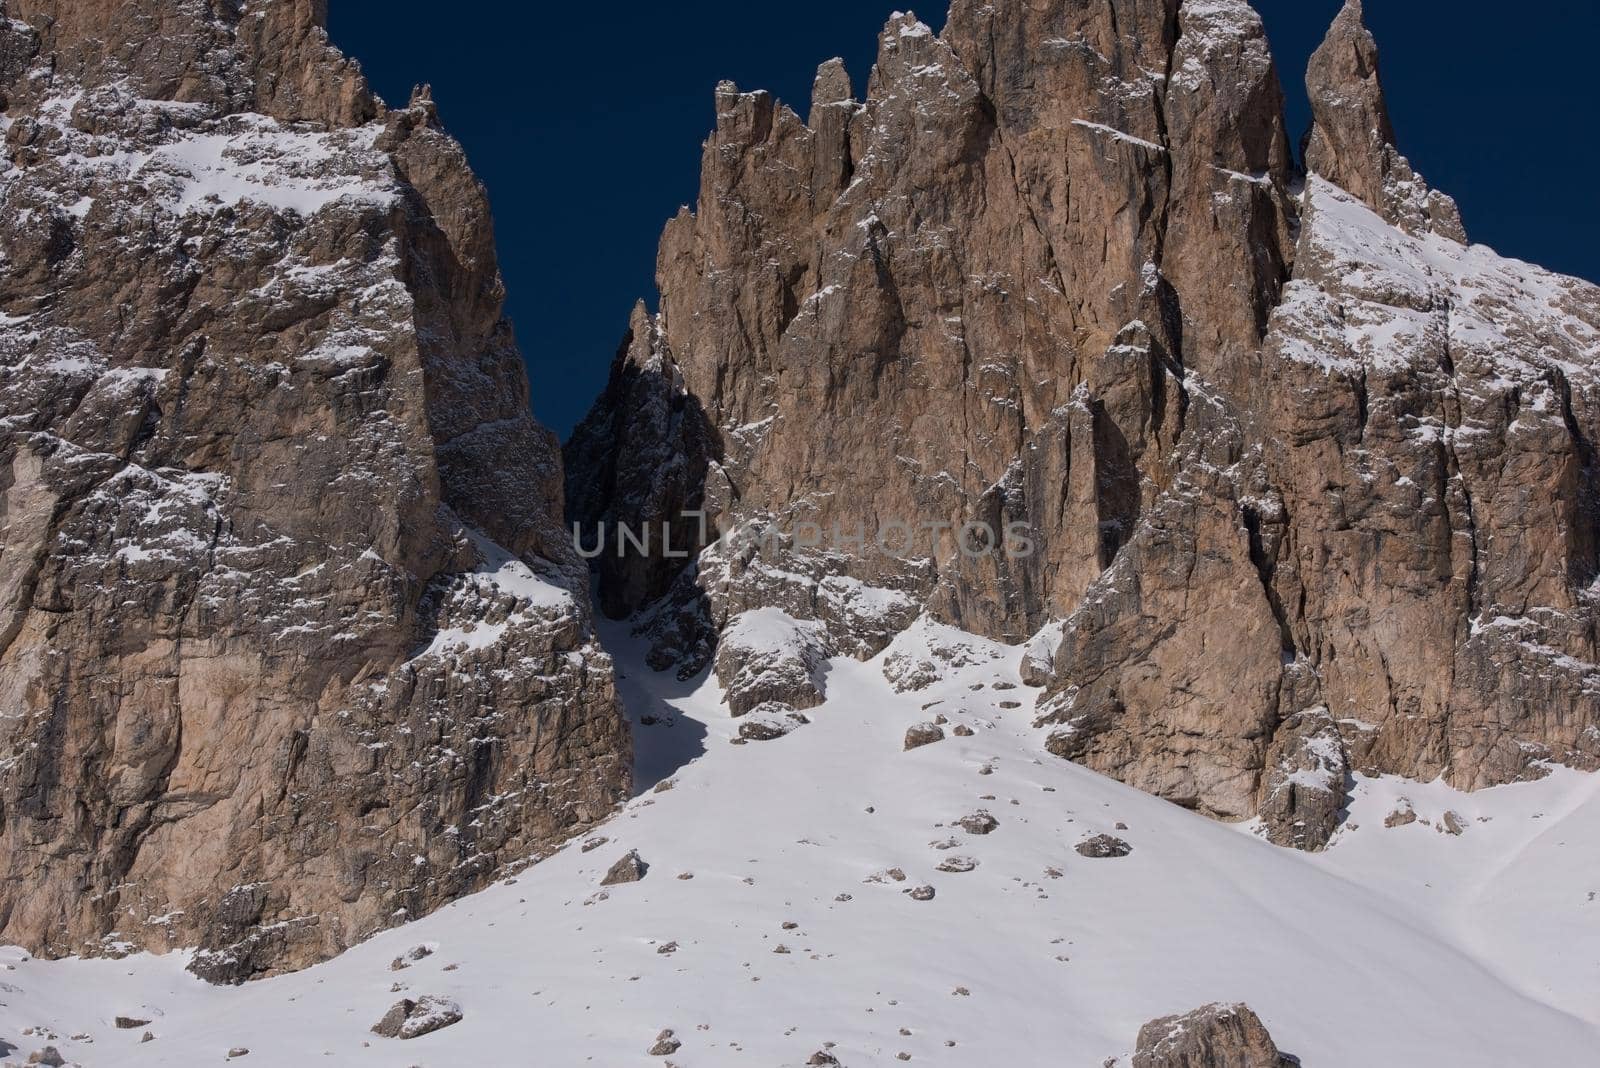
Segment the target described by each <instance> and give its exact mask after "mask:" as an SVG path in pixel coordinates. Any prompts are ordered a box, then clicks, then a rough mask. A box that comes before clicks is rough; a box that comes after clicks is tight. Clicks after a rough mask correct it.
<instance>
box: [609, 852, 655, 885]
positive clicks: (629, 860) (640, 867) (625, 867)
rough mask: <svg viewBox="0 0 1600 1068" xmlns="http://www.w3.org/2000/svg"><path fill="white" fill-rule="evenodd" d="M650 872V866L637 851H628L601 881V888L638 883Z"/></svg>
mask: <svg viewBox="0 0 1600 1068" xmlns="http://www.w3.org/2000/svg"><path fill="white" fill-rule="evenodd" d="M649 870H650V865H648V864H646V863H645V862H644V858H643V857H641V856H640V855H639V851H638V850H637V849H630V850H628V852H627V854H626V855H624V856H623V858H622V859H621V860H619V861H617V862H616V863H615V864H613V865H611V870H609V871H607V872H606V877H605V878H604V879H601V880H600V885H601V886H617V885H618V884H620V883H636V882H638V881H639V880H640V879H643V878H644V877H645V873H646V872H648V871H649Z"/></svg>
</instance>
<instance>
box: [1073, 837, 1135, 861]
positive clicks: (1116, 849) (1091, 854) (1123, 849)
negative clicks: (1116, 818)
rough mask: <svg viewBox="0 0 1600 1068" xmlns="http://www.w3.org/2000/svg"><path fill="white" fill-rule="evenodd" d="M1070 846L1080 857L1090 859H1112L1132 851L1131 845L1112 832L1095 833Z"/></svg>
mask: <svg viewBox="0 0 1600 1068" xmlns="http://www.w3.org/2000/svg"><path fill="white" fill-rule="evenodd" d="M1072 848H1073V849H1074V850H1076V851H1077V853H1078V855H1079V856H1080V857H1088V858H1089V859H1090V860H1114V859H1116V858H1118V857H1125V856H1127V855H1128V854H1130V853H1132V852H1133V846H1131V845H1129V844H1128V843H1127V842H1124V841H1123V840H1122V839H1121V838H1118V837H1117V836H1116V835H1114V834H1097V835H1094V836H1093V837H1091V838H1085V839H1084V840H1083V841H1081V842H1079V843H1078V844H1077V845H1075V846H1073V847H1072Z"/></svg>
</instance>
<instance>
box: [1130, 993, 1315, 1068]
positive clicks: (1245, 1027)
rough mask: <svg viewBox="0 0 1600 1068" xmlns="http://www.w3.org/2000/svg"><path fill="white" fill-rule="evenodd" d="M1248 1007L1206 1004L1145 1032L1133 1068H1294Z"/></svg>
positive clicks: (1154, 1023)
mask: <svg viewBox="0 0 1600 1068" xmlns="http://www.w3.org/2000/svg"><path fill="white" fill-rule="evenodd" d="M1297 1063H1298V1062H1297V1061H1294V1060H1292V1059H1290V1058H1288V1057H1285V1056H1284V1055H1283V1054H1281V1053H1279V1052H1278V1047H1277V1046H1276V1045H1274V1044H1273V1041H1272V1036H1271V1035H1270V1034H1268V1033H1267V1028H1266V1026H1265V1025H1264V1024H1262V1022H1261V1018H1260V1017H1258V1016H1257V1015H1256V1014H1255V1013H1254V1012H1252V1011H1251V1010H1250V1007H1249V1006H1248V1005H1243V1004H1240V1005H1206V1006H1203V1007H1202V1008H1198V1009H1196V1010H1194V1011H1193V1012H1191V1013H1188V1014H1187V1015H1184V1016H1163V1017H1161V1018H1160V1019H1158V1020H1151V1021H1150V1022H1149V1023H1147V1024H1145V1025H1144V1026H1143V1027H1141V1028H1139V1045H1138V1048H1137V1049H1136V1050H1135V1052H1134V1054H1133V1068H1291V1066H1292V1065H1295V1064H1297Z"/></svg>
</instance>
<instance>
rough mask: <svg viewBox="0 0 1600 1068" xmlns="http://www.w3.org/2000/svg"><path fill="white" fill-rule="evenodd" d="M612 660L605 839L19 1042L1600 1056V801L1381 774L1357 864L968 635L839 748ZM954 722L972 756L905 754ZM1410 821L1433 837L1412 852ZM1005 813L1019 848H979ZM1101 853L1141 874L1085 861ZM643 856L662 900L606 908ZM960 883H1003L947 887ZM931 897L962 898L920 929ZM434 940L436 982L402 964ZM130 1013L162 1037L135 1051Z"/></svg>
mask: <svg viewBox="0 0 1600 1068" xmlns="http://www.w3.org/2000/svg"><path fill="white" fill-rule="evenodd" d="M945 644H948V643H945ZM610 647H611V649H612V651H613V652H614V654H616V655H617V657H618V662H619V667H620V668H621V673H622V675H623V676H624V677H623V678H622V680H621V687H622V690H623V693H624V696H625V697H626V699H627V701H628V704H629V707H630V711H631V714H632V716H633V720H634V723H635V725H636V727H635V729H636V735H637V738H638V751H639V784H638V788H639V790H640V793H639V796H638V797H636V799H635V800H634V801H633V802H632V803H631V804H629V805H628V806H627V807H626V808H625V809H624V810H623V811H621V812H620V813H619V814H618V815H617V816H616V817H615V818H614V819H612V820H611V821H610V822H609V823H608V824H607V825H605V826H604V827H602V828H601V830H600V835H601V836H603V837H604V838H605V839H606V841H604V842H603V843H601V844H598V845H595V841H596V840H595V839H590V840H589V841H587V842H584V843H573V844H572V845H571V846H569V847H568V848H567V849H565V850H564V851H562V852H560V853H557V854H556V855H554V856H551V857H549V858H548V859H546V860H544V861H543V862H542V863H539V864H538V865H536V866H534V867H531V868H528V869H526V870H524V871H522V872H521V873H519V874H518V875H516V876H514V877H511V878H508V879H507V880H505V881H504V882H502V883H500V884H497V885H496V886H494V887H492V888H491V889H489V890H486V891H484V892H482V893H479V894H477V895H475V896H472V897H469V898H466V899H464V900H461V901H458V902H456V903H455V904H453V905H450V906H448V907H446V908H444V909H441V910H440V911H439V912H437V913H436V914H434V915H432V916H429V917H427V918H425V919H423V920H420V921H418V922H416V923H413V924H411V925H409V926H406V927H403V928H400V929H397V930H393V931H389V932H387V933H384V934H382V935H379V936H378V937H376V938H374V939H372V940H371V941H370V942H367V943H366V944H364V945H362V946H359V947H357V948H356V949H353V950H351V951H350V952H348V953H346V954H345V955H343V956H341V957H339V958H337V959H336V960H333V961H331V962H329V963H327V964H323V965H320V966H318V967H315V968H312V969H310V970H307V971H304V972H300V973H297V974H293V975H286V976H281V977H277V978H272V979H267V980H263V981H259V982H255V983H251V984H248V985H246V986H244V987H240V988H215V987H210V986H207V985H205V984H203V983H201V982H200V981H198V980H196V979H194V978H193V977H192V976H190V975H188V974H186V973H185V972H184V971H183V961H182V959H181V955H172V956H168V957H151V956H134V957H128V958H125V959H123V960H92V961H76V960H73V961H58V962H45V961H38V960H32V959H29V958H28V957H27V956H26V955H25V954H23V953H21V952H18V951H7V952H5V954H4V961H5V964H6V970H5V972H4V975H3V981H4V986H3V987H0V1002H3V1004H0V1039H4V1041H5V1042H6V1043H7V1044H8V1045H9V1046H11V1047H13V1052H12V1056H14V1057H17V1058H19V1059H21V1058H25V1057H26V1055H27V1054H28V1053H29V1052H31V1051H32V1050H34V1049H37V1048H39V1047H41V1046H43V1045H46V1044H50V1045H54V1046H56V1047H58V1048H59V1049H60V1050H61V1052H62V1053H63V1055H64V1056H66V1057H67V1059H68V1060H77V1061H80V1062H82V1063H84V1064H115V1065H129V1066H132V1065H155V1064H185V1065H189V1064H200V1063H212V1062H217V1061H221V1060H222V1059H223V1058H224V1057H226V1056H227V1054H228V1051H229V1050H230V1049H238V1048H244V1049H248V1050H249V1051H250V1052H249V1054H248V1061H247V1063H249V1064H252V1065H258V1064H266V1065H306V1064H314V1063H337V1064H341V1065H343V1064H350V1065H397V1066H398V1065H413V1064H423V1065H436V1066H437V1065H465V1064H484V1065H509V1064H537V1065H541V1066H545V1065H553V1066H563V1068H564V1066H568V1065H582V1064H588V1063H593V1064H603V1065H608V1066H609V1065H626V1064H649V1063H656V1064H660V1063H664V1061H663V1059H660V1058H655V1057H651V1056H650V1055H649V1054H648V1052H647V1051H648V1050H649V1049H650V1048H651V1047H652V1045H653V1044H654V1043H655V1041H656V1038H657V1035H658V1033H659V1032H661V1031H662V1030H663V1029H671V1030H673V1031H674V1032H675V1038H676V1040H677V1041H678V1042H680V1043H681V1048H679V1049H678V1050H677V1052H675V1053H673V1054H671V1055H670V1056H668V1057H666V1058H665V1060H666V1061H670V1062H671V1063H674V1064H678V1065H685V1066H687V1065H696V1066H704V1065H759V1066H763V1068H766V1066H772V1065H801V1064H804V1063H805V1062H806V1060H807V1059H808V1058H809V1057H810V1056H811V1055H812V1054H813V1053H814V1052H816V1051H818V1050H820V1049H823V1048H824V1046H825V1044H826V1043H834V1044H835V1045H834V1046H833V1047H832V1053H833V1054H834V1055H835V1056H836V1057H837V1058H838V1059H839V1062H840V1063H843V1064H846V1065H858V1066H859V1065H874V1064H886V1063H897V1058H898V1057H899V1055H900V1054H902V1053H904V1054H909V1056H910V1058H911V1059H912V1060H913V1061H914V1062H918V1063H933V1064H944V1065H961V1066H972V1065H1010V1066H1031V1065H1041V1066H1042V1065H1087V1066H1098V1065H1101V1064H1102V1063H1104V1062H1105V1060H1106V1058H1109V1057H1119V1058H1126V1057H1127V1055H1128V1052H1129V1048H1130V1047H1131V1046H1132V1043H1133V1039H1134V1036H1135V1034H1136V1033H1137V1031H1138V1029H1139V1026H1140V1025H1141V1024H1142V1023H1144V1022H1145V1021H1147V1020H1149V1019H1151V1018H1152V1017H1155V1016H1159V1015H1163V1014H1167V1013H1173V1012H1180V1011H1185V1010H1188V1009H1190V1008H1193V1007H1195V1006H1196V1005H1199V1004H1202V1003H1204V1002H1208V1001H1214V1000H1243V1001H1247V1002H1249V1004H1250V1005H1252V1006H1253V1007H1254V1008H1255V1009H1256V1010H1257V1011H1258V1012H1259V1013H1260V1015H1261V1017H1262V1018H1263V1019H1264V1020H1265V1021H1266V1023H1267V1025H1268V1027H1269V1028H1270V1029H1271V1031H1272V1034H1273V1036H1274V1038H1275V1039H1276V1040H1277V1042H1278V1044H1279V1045H1280V1046H1281V1047H1282V1048H1283V1049H1284V1050H1286V1051H1288V1052H1290V1053H1292V1054H1294V1055H1296V1056H1298V1057H1300V1058H1302V1060H1303V1061H1304V1063H1305V1064H1307V1065H1310V1066H1313V1068H1316V1066H1330V1065H1339V1066H1343V1065H1377V1064H1406V1065H1416V1066H1427V1065H1441V1066H1443V1065H1450V1066H1451V1068H1466V1066H1484V1068H1489V1066H1495V1068H1499V1066H1504V1065H1513V1064H1515V1065H1534V1064H1539V1065H1543V1064H1579V1063H1588V1062H1589V1061H1590V1060H1591V1059H1592V1057H1593V1051H1594V1050H1595V1049H1596V1048H1600V923H1597V922H1596V921H1597V918H1600V901H1595V900H1593V898H1594V897H1595V896H1596V891H1600V856H1596V854H1595V853H1594V851H1593V850H1592V848H1590V844H1591V843H1592V842H1593V841H1595V837H1596V834H1597V833H1600V798H1597V791H1600V778H1595V777H1589V776H1584V775H1581V774H1579V773H1576V772H1572V771H1568V770H1564V769H1563V770H1557V771H1555V772H1554V773H1553V774H1551V775H1550V776H1549V777H1548V778H1546V779H1544V780H1543V781H1541V782H1536V783H1524V784H1518V785H1513V786H1506V787H1500V788H1496V789H1492V790H1485V791H1481V792H1478V793H1475V794H1470V795H1467V794H1461V793H1459V792H1457V791H1454V790H1452V789H1450V788H1449V787H1447V786H1444V785H1442V784H1438V783H1434V784H1417V783H1404V782H1400V781H1398V780H1387V779H1385V780H1362V781H1360V782H1359V783H1358V785H1357V788H1356V791H1355V801H1354V804H1353V808H1352V812H1351V815H1350V819H1349V820H1348V821H1347V822H1346V824H1345V826H1344V828H1343V829H1342V830H1341V831H1340V833H1339V835H1338V836H1337V837H1336V838H1335V840H1334V843H1333V846H1332V848H1331V849H1330V850H1329V851H1328V852H1326V853H1324V854H1320V855H1315V856H1308V855H1305V854H1301V853H1297V852H1294V851H1291V850H1286V849H1280V848H1277V847H1274V846H1271V845H1268V844H1267V843H1265V842H1263V841H1261V840H1259V839H1258V838H1256V837H1253V836H1252V834H1251V833H1250V830H1251V828H1250V827H1248V826H1240V827H1228V826H1224V825H1221V824H1218V823H1215V822H1212V821H1210V820H1207V819H1204V818H1202V817H1199V816H1196V815H1193V814H1191V813H1189V812H1186V811H1184V810H1182V809H1179V808H1177V807H1174V806H1172V805H1169V804H1167V803H1165V802H1163V801H1160V800H1157V799H1155V798H1152V797H1149V796H1147V795H1145V794H1142V793H1139V792H1137V791H1135V790H1132V789H1130V788H1128V787H1125V786H1122V785H1120V784H1118V783H1115V782H1113V781H1111V780H1109V779H1105V778H1102V777H1100V776H1097V775H1095V774H1093V773H1091V772H1088V771H1085V770H1083V769H1081V768H1079V767H1076V766H1074V765H1071V764H1068V763H1065V762H1063V761H1059V760H1056V759H1054V758H1051V757H1048V756H1046V755H1043V749H1042V745H1041V738H1040V737H1039V733H1038V732H1037V731H1036V730H1034V729H1033V728H1032V727H1031V726H1030V718H1031V716H1030V710H1031V705H1032V701H1033V696H1034V692H1033V691H1031V690H1029V689H1028V688H1026V687H1022V686H1020V685H1018V679H1017V674H1018V666H1019V662H1020V658H1021V655H1022V650H1021V649H1020V648H1008V647H1005V646H1000V645H992V644H990V643H987V642H984V641H983V640H981V639H971V640H970V641H969V642H968V643H966V645H965V646H964V648H963V650H962V655H961V656H960V657H959V658H958V659H959V660H962V661H966V663H965V666H961V667H955V668H950V669H949V670H948V671H947V672H946V674H945V676H944V677H943V678H942V679H941V680H940V681H938V682H936V683H935V684H934V685H932V686H930V687H928V688H926V689H924V690H921V691H919V692H916V693H909V694H900V693H896V692H895V691H894V690H893V689H892V688H891V686H890V685H889V684H888V682H887V681H886V680H885V678H884V676H883V672H882V668H883V660H884V658H885V657H887V656H891V655H893V654H894V652H895V651H896V650H890V651H888V652H886V653H885V655H884V657H879V658H878V659H877V660H874V661H871V662H868V663H858V662H855V661H853V660H848V659H841V660H838V661H835V662H834V663H832V664H831V665H830V669H829V670H830V676H829V687H828V691H829V700H828V701H827V702H826V703H825V704H823V705H821V706H820V707H818V708H814V709H810V710H808V713H807V714H808V716H809V717H810V719H811V721H812V722H811V723H809V724H807V725H806V726H804V727H803V728H801V729H799V730H797V731H795V732H794V733H792V734H790V735H789V736H787V737H785V738H782V739H778V740H776V741H772V742H766V743H748V744H744V745H734V744H730V740H731V739H733V738H735V737H736V734H737V730H736V728H737V720H735V719H733V718H730V717H729V715H728V712H727V709H726V706H724V705H722V704H721V702H720V695H719V693H718V692H717V689H716V686H715V684H714V683H711V682H707V681H704V680H694V681H690V682H678V681H676V680H675V679H673V677H672V676H671V675H670V674H656V673H653V672H650V671H648V670H647V669H645V668H644V667H643V666H642V664H641V658H642V652H643V650H642V649H640V648H638V647H637V646H636V645H635V644H634V642H633V641H632V640H631V639H629V638H628V637H627V636H626V635H625V634H613V635H612V636H611V642H610ZM899 651H900V652H902V653H903V652H904V650H899ZM1008 704H1018V705H1020V707H1015V708H1007V707H1004V706H1005V705H1008ZM938 715H943V716H945V717H946V718H947V722H946V723H945V724H944V727H945V731H946V737H945V739H944V740H943V741H940V742H937V743H934V744H930V745H925V746H922V747H920V748H917V749H915V750H912V751H909V752H906V751H903V750H902V741H903V736H904V733H905V731H906V728H907V727H909V726H911V725H913V724H916V723H919V722H924V721H928V720H930V719H932V718H933V717H936V716H938ZM962 725H964V726H966V727H969V728H971V730H972V732H973V733H972V734H971V735H970V736H968V735H964V734H957V733H956V728H957V727H958V726H962ZM669 783H670V788H668V785H667V784H669ZM1402 797H1404V798H1405V799H1406V801H1407V802H1409V806H1408V805H1407V804H1406V803H1403V802H1402V801H1401V800H1400V798H1402ZM1408 807H1409V811H1411V812H1414V813H1415V815H1416V817H1417V818H1416V819H1415V820H1414V821H1413V822H1410V823H1404V824H1399V825H1397V826H1394V827H1386V826H1385V822H1386V817H1388V816H1389V815H1390V814H1391V813H1393V812H1396V811H1397V810H1403V809H1407V808H1408ZM984 810H986V811H987V812H989V813H990V814H992V815H993V817H994V819H995V820H996V821H997V824H998V826H996V827H995V829H994V830H993V831H992V833H988V834H973V833H968V832H967V831H965V830H962V829H960V828H959V827H957V826H956V825H955V821H957V820H959V819H960V818H961V817H963V816H967V815H970V814H974V813H977V812H979V811H984ZM1446 813H1451V814H1452V815H1450V816H1449V818H1448V820H1447V819H1446ZM1119 825H1120V826H1119ZM1447 825H1448V826H1450V827H1451V828H1454V829H1456V830H1460V831H1461V833H1459V834H1452V833H1449V832H1448V831H1447V830H1445V829H1444V828H1445V827H1446V826H1447ZM1100 833H1110V834H1114V835H1116V836H1118V837H1120V838H1122V839H1124V840H1126V841H1127V842H1128V843H1130V844H1131V845H1132V847H1133V848H1132V853H1131V854H1130V855H1128V856H1126V857H1122V858H1112V859H1091V858H1088V857H1085V856H1081V855H1079V854H1078V853H1077V852H1076V851H1075V850H1074V848H1073V847H1074V846H1075V845H1076V844H1077V843H1078V842H1080V841H1081V840H1083V839H1084V838H1086V837H1089V836H1091V835H1094V834H1100ZM630 849H634V850H638V852H639V854H640V855H641V856H642V858H643V860H644V861H645V862H646V863H647V864H648V865H649V870H648V872H647V873H646V875H645V877H644V878H643V879H642V881H639V882H637V883H631V884H625V885H618V886H612V887H607V888H604V889H602V888H601V886H600V880H601V878H602V876H603V875H604V873H605V872H606V870H607V869H608V868H609V867H610V866H611V865H612V864H613V863H614V862H615V861H616V860H618V859H619V858H620V857H622V856H623V855H624V854H625V853H626V852H627V851H628V850H630ZM953 858H967V859H969V860H971V861H974V862H976V866H975V867H973V868H972V869H971V870H969V871H946V870H941V868H940V865H941V863H944V862H947V861H950V860H952V859H953ZM945 866H946V867H947V868H951V867H953V868H959V867H965V866H966V865H963V864H946V865H945ZM892 869H899V870H900V871H901V872H903V873H904V876H905V879H904V881H903V882H902V881H898V880H897V879H896V878H895V877H894V875H892V874H888V873H890V872H891V870H892ZM924 886H929V887H932V888H933V889H934V891H935V895H934V897H933V898H932V899H931V900H916V899H914V898H913V897H912V895H911V893H910V892H909V891H911V890H912V889H913V888H918V887H924ZM418 946H423V947H427V948H428V949H431V950H432V952H431V953H429V954H427V955H425V956H423V955H421V954H418V955H417V956H418V957H419V958H420V959H417V960H415V961H408V964H407V966H406V967H404V968H403V969H400V970H391V962H392V961H394V960H395V959H396V958H399V957H406V956H408V954H409V951H410V950H412V948H413V947H418ZM423 995H434V996H438V997H442V998H445V999H453V1000H454V1001H456V1002H459V1004H460V1006H461V1009H462V1011H463V1013H464V1019H463V1020H462V1021H461V1022H460V1023H457V1024H455V1025H453V1026H449V1027H447V1028H445V1029H443V1030H439V1031H436V1032H434V1033H432V1034H428V1035H424V1036H422V1037H420V1038H417V1039H414V1040H410V1041H401V1040H398V1039H386V1038H380V1037H378V1036H376V1035H374V1034H372V1033H371V1032H370V1031H369V1028H370V1027H371V1026H372V1025H373V1024H374V1023H376V1022H377V1021H378V1020H379V1018H380V1017H382V1016H383V1015H384V1013H385V1011H386V1010H387V1009H388V1008H389V1007H390V1005H391V1004H393V1003H394V1002H395V1001H396V1000H397V999H399V998H401V997H403V996H404V997H411V998H420V997H421V996H423ZM119 1015H121V1016H126V1017H131V1018H135V1019H148V1020H149V1021H151V1022H150V1023H149V1024H148V1025H147V1026H140V1027H136V1028H133V1029H128V1030H119V1029H117V1028H116V1027H115V1026H114V1022H113V1021H114V1018H115V1017H117V1016H119ZM41 1028H43V1029H48V1031H49V1032H50V1034H44V1033H41V1030H40V1029H41ZM29 1029H32V1031H31V1032H30V1031H29ZM145 1031H148V1032H150V1033H151V1034H152V1035H153V1036H154V1037H153V1039H152V1040H150V1041H148V1042H141V1037H142V1035H143V1033H144V1032H145ZM51 1035H53V1036H54V1037H51ZM75 1035H76V1036H82V1037H79V1038H73V1037H72V1036H75ZM902 1059H903V1058H902ZM1120 1063H1124V1064H1125V1063H1126V1061H1125V1060H1123V1061H1121V1062H1120Z"/></svg>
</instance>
